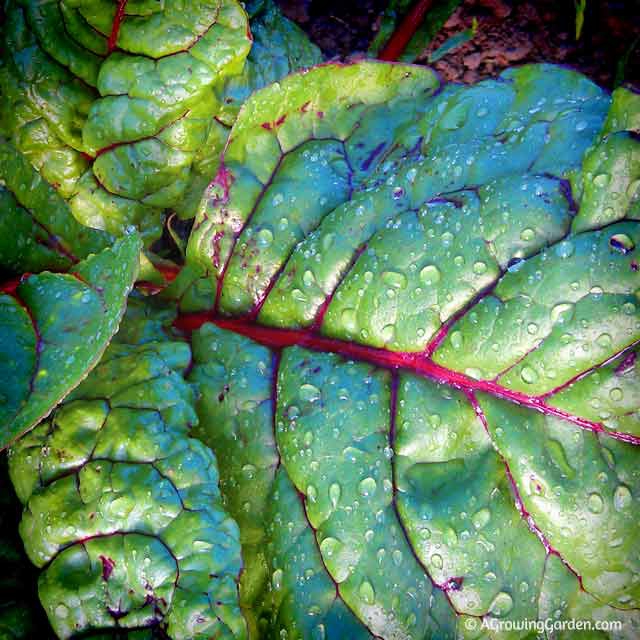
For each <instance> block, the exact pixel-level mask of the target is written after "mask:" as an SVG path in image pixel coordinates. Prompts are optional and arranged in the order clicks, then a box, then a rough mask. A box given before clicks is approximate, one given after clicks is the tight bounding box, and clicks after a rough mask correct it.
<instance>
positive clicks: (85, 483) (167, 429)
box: [10, 301, 245, 640]
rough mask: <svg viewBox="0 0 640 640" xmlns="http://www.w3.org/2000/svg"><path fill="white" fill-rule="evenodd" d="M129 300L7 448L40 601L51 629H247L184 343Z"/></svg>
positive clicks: (179, 634)
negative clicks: (54, 403)
mask: <svg viewBox="0 0 640 640" xmlns="http://www.w3.org/2000/svg"><path fill="white" fill-rule="evenodd" d="M132 305H133V306H132V308H131V310H130V312H129V314H128V317H127V319H126V320H125V322H124V325H123V329H122V331H121V332H120V334H118V336H116V338H115V340H114V342H113V343H112V345H111V346H110V347H109V349H108V351H107V352H106V354H105V356H104V357H103V359H102V361H101V362H100V364H99V365H98V366H97V367H96V369H95V370H94V371H93V372H92V373H91V374H90V376H89V377H88V378H87V380H86V381H85V382H84V383H83V384H82V385H80V386H79V387H78V388H77V389H76V390H75V391H74V392H73V393H72V394H71V395H70V396H69V397H68V398H67V400H66V401H65V402H64V403H63V404H62V405H61V406H59V407H58V408H57V409H56V411H55V412H54V414H53V415H52V418H51V419H50V420H49V421H47V422H44V423H42V424H41V425H39V426H38V427H37V428H36V429H34V430H33V431H32V432H31V433H30V434H28V435H27V436H26V437H25V438H23V439H22V440H20V441H19V443H18V444H17V445H16V446H15V447H14V448H12V449H11V450H10V473H11V477H12V480H13V483H14V486H15V488H16V491H17V493H18V496H19V498H20V499H21V500H22V502H23V503H24V505H25V510H24V514H23V518H22V522H21V525H20V532H21V535H22V539H23V541H24V544H25V548H26V551H27V554H28V555H29V558H30V559H31V561H32V562H33V563H34V564H35V565H36V566H38V567H41V568H42V569H43V571H42V574H41V576H40V580H39V593H40V599H41V601H42V604H43V606H44V609H45V611H46V613H47V616H48V617H49V620H50V622H51V625H52V627H53V628H54V630H55V632H56V634H57V635H58V636H59V637H60V638H69V637H72V636H75V635H76V634H86V633H87V632H89V631H91V630H98V631H99V630H106V629H109V628H114V629H121V630H123V631H126V630H127V629H131V630H132V631H136V630H145V629H146V630H147V632H149V633H151V632H154V633H155V632H158V633H159V637H166V636H167V635H168V636H169V637H171V638H174V639H179V638H184V639H187V638H188V639H190V640H193V639H198V638H202V639H204V638H211V637H216V638H242V637H244V636H245V623H244V621H243V619H242V616H241V615H240V611H239V608H238V602H237V600H238V593H237V585H236V580H237V579H238V574H239V572H240V568H241V557H240V545H239V541H238V529H237V525H236V524H235V522H234V521H233V520H232V519H231V518H229V516H228V515H227V514H226V512H225V511H224V510H223V509H222V507H221V505H220V494H219V490H218V471H217V467H216V461H215V458H214V456H213V455H212V453H211V451H210V450H209V449H207V448H206V447H205V446H203V445H202V444H201V443H200V442H198V441H196V440H193V439H192V438H190V437H189V430H190V428H191V426H192V425H194V424H196V423H197V417H196V415H195V413H194V408H193V403H194V393H193V390H192V388H191V387H190V385H189V384H187V383H186V382H185V380H184V379H183V375H182V374H183V372H184V371H185V369H186V368H187V367H188V365H189V361H190V357H191V352H190V349H189V346H188V345H187V344H186V343H184V342H182V341H177V340H170V339H169V338H168V336H167V334H166V333H165V331H164V320H165V319H166V318H165V317H164V316H165V315H166V314H163V313H162V312H160V313H151V315H149V313H148V312H147V311H146V310H144V309H141V308H140V306H139V303H136V301H133V303H132ZM138 635H139V636H140V637H150V636H148V635H146V634H145V635H140V634H138ZM132 637H136V635H135V634H134V635H133V636H132Z"/></svg>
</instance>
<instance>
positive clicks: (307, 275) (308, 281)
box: [302, 269, 316, 287]
mask: <svg viewBox="0 0 640 640" xmlns="http://www.w3.org/2000/svg"><path fill="white" fill-rule="evenodd" d="M302 282H303V284H304V286H305V287H312V286H313V285H314V284H316V278H315V276H314V275H313V271H309V269H307V270H306V271H305V272H304V273H303V274H302Z"/></svg>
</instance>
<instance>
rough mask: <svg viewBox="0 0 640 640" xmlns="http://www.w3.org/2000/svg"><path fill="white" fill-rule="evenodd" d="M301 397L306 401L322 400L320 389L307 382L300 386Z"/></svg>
mask: <svg viewBox="0 0 640 640" xmlns="http://www.w3.org/2000/svg"><path fill="white" fill-rule="evenodd" d="M300 399H301V400H304V401H305V402H316V401H318V400H320V389H318V387H315V386H314V385H312V384H309V383H305V384H303V385H302V386H301V387H300Z"/></svg>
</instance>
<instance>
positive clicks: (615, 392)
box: [609, 387, 624, 402]
mask: <svg viewBox="0 0 640 640" xmlns="http://www.w3.org/2000/svg"><path fill="white" fill-rule="evenodd" d="M609 397H610V398H611V399H612V400H613V401H614V402H620V400H622V398H623V397H624V392H623V391H622V389H621V388H620V387H614V388H613V389H611V391H609Z"/></svg>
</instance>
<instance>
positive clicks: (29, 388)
mask: <svg viewBox="0 0 640 640" xmlns="http://www.w3.org/2000/svg"><path fill="white" fill-rule="evenodd" d="M139 252H140V241H139V239H138V238H137V237H136V236H129V237H126V238H123V239H122V240H119V241H118V242H117V243H115V244H114V246H113V247H112V248H109V249H105V250H103V251H102V252H101V253H98V254H95V255H92V256H90V257H88V258H87V259H86V260H85V261H83V262H80V263H78V264H77V265H76V266H75V267H74V270H73V271H72V272H70V273H66V274H62V273H51V272H47V271H44V272H42V273H38V274H26V275H24V276H23V277H21V278H20V280H16V281H12V282H9V283H7V284H6V285H5V286H4V287H3V288H2V289H0V308H1V313H0V400H1V402H0V446H2V447H5V446H6V445H7V444H8V443H10V442H11V441H12V440H14V439H15V438H16V437H18V436H20V435H21V434H23V433H24V432H25V431H27V430H28V429H30V428H31V427H32V426H33V425H35V424H37V422H38V421H40V420H42V419H43V418H44V417H45V416H46V415H47V414H48V413H49V412H50V411H51V409H53V407H54V406H55V405H56V404H57V403H58V402H60V401H61V400H62V399H63V398H64V397H65V396H66V395H67V394H68V393H69V391H71V389H73V388H74V387H75V386H77V385H78V384H79V383H80V382H81V380H82V379H83V378H84V377H85V376H86V375H87V372H88V371H90V370H91V369H92V368H93V367H94V366H95V364H96V363H97V362H98V360H99V359H100V356H101V355H102V353H103V352H104V350H105V348H106V347H107V345H108V344H109V342H110V340H111V338H112V337H113V335H114V333H115V332H116V331H117V329H118V324H119V323H120V319H121V317H122V314H123V312H124V309H125V305H126V299H127V296H128V295H129V292H130V291H131V288H132V286H133V282H134V280H135V278H136V274H137V271H138V254H139Z"/></svg>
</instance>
